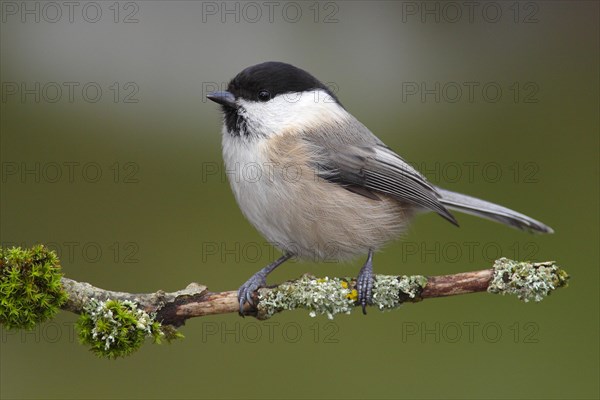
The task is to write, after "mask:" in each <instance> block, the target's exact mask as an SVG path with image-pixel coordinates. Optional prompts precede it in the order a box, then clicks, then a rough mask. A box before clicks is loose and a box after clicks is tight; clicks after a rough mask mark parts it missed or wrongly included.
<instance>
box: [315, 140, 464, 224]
mask: <svg viewBox="0 0 600 400" xmlns="http://www.w3.org/2000/svg"><path fill="white" fill-rule="evenodd" d="M365 129H366V128H365ZM367 132H368V134H370V135H371V137H369V136H366V140H360V139H355V140H347V139H346V140H336V139H335V137H333V136H332V135H306V136H305V137H304V140H306V141H307V144H308V145H309V146H310V148H311V154H312V160H311V162H312V163H313V167H314V168H315V170H316V171H317V175H318V176H320V177H321V178H323V179H326V180H328V181H330V182H333V183H336V184H339V185H341V186H343V187H345V188H347V189H348V190H350V191H352V192H355V193H358V194H361V195H363V196H367V197H370V198H376V197H377V194H378V193H382V194H386V195H389V196H392V197H394V198H395V199H397V200H399V201H402V202H407V203H411V204H413V205H414V206H416V207H418V208H424V209H429V210H432V211H435V212H436V213H438V214H440V215H441V216H442V217H444V218H445V219H447V220H448V221H450V222H452V223H453V224H455V225H458V223H457V222H456V219H454V216H453V215H452V214H451V213H450V212H449V211H448V210H447V209H446V207H445V206H444V205H443V204H442V203H441V202H440V200H439V197H440V196H439V194H438V193H437V192H436V190H435V188H434V187H433V186H432V185H431V184H430V183H429V182H427V180H426V179H425V177H424V176H423V175H421V174H420V173H419V172H417V171H416V170H415V169H414V168H413V167H412V166H411V165H410V164H408V163H407V162H406V161H404V160H403V159H402V158H401V157H400V156H398V155H397V154H396V153H394V152H393V151H392V150H391V149H389V148H388V147H387V146H385V145H384V144H383V143H381V141H379V140H378V139H376V138H375V137H374V136H372V134H371V133H370V132H369V131H367ZM373 138H374V139H373ZM369 142H370V143H369Z"/></svg>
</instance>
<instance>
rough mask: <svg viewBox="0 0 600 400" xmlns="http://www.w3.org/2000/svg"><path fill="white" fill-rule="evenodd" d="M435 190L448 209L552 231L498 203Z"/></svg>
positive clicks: (528, 229) (541, 231) (532, 228)
mask: <svg viewBox="0 0 600 400" xmlns="http://www.w3.org/2000/svg"><path fill="white" fill-rule="evenodd" d="M436 191H437V192H438V193H439V194H440V196H441V197H440V202H441V203H442V204H443V205H445V206H446V207H448V208H449V209H453V210H456V211H460V212H463V213H466V214H472V215H476V216H478V217H482V218H487V219H490V220H492V221H497V222H501V223H503V224H506V225H509V226H512V227H515V228H518V229H523V230H527V231H532V232H540V233H553V232H554V231H553V230H552V228H550V227H549V226H547V225H545V224H543V223H541V222H539V221H536V220H535V219H533V218H530V217H528V216H527V215H524V214H521V213H518V212H516V211H513V210H511V209H509V208H506V207H502V206H499V205H498V204H494V203H490V202H489V201H485V200H480V199H477V198H475V197H471V196H467V195H465V194H460V193H456V192H451V191H449V190H445V189H441V188H436Z"/></svg>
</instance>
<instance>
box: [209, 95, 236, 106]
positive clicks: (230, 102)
mask: <svg viewBox="0 0 600 400" xmlns="http://www.w3.org/2000/svg"><path fill="white" fill-rule="evenodd" d="M206 97H207V98H208V99H209V100H212V101H214V102H215V103H219V104H221V105H222V106H225V107H231V108H237V104H236V103H235V96H234V95H233V94H232V93H230V92H227V91H223V92H212V93H209V94H207V95H206Z"/></svg>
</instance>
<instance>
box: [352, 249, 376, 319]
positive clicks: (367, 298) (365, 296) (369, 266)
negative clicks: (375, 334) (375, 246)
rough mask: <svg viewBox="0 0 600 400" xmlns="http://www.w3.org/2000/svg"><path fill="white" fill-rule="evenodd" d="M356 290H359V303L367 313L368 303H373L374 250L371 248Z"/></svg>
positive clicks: (360, 273)
mask: <svg viewBox="0 0 600 400" xmlns="http://www.w3.org/2000/svg"><path fill="white" fill-rule="evenodd" d="M356 290H357V291H358V303H359V304H360V305H361V306H362V312H363V314H367V304H372V303H373V252H372V251H370V250H369V256H368V257H367V261H366V262H365V265H363V267H362V268H361V269H360V272H359V273H358V278H357V279H356Z"/></svg>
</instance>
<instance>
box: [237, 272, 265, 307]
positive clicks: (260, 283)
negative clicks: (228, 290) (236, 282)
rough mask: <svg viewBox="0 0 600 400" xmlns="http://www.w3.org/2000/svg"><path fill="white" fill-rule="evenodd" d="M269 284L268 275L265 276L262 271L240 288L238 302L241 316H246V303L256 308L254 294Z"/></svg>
mask: <svg viewBox="0 0 600 400" xmlns="http://www.w3.org/2000/svg"><path fill="white" fill-rule="evenodd" d="M266 284H267V274H265V273H264V272H263V271H262V270H261V271H258V272H257V273H256V274H254V275H252V276H251V277H250V279H248V280H247V281H246V282H245V283H244V284H243V285H242V286H240V288H239V289H238V301H239V302H240V310H239V314H240V315H241V316H242V317H243V316H244V305H245V304H246V303H248V304H250V305H251V306H255V305H256V304H254V292H256V291H257V290H258V288H261V287H264V286H265V285H266Z"/></svg>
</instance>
